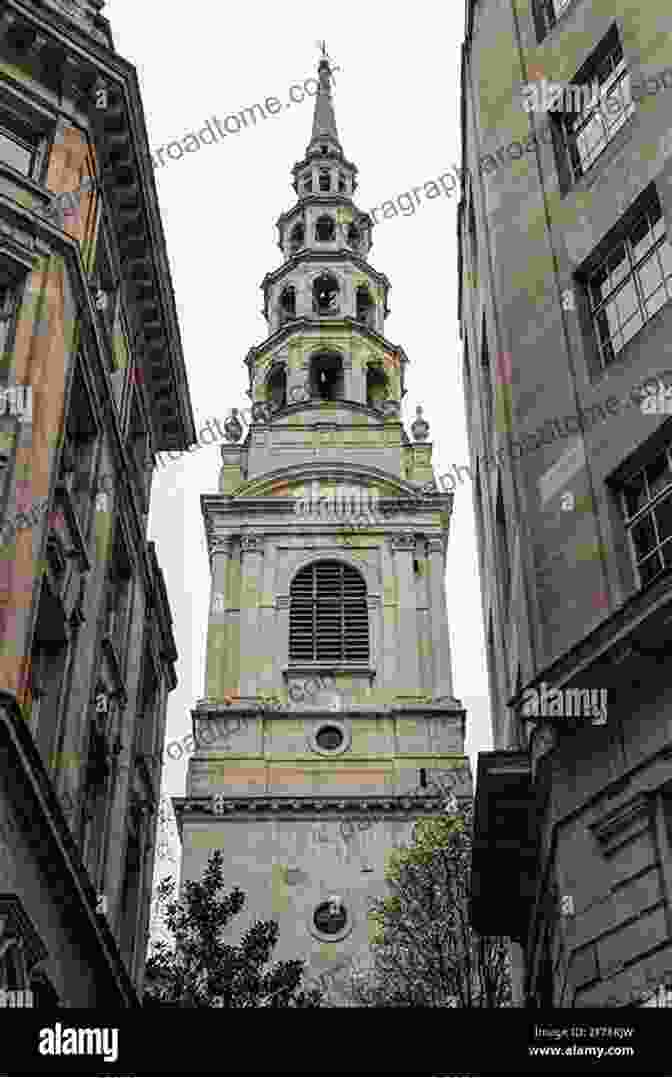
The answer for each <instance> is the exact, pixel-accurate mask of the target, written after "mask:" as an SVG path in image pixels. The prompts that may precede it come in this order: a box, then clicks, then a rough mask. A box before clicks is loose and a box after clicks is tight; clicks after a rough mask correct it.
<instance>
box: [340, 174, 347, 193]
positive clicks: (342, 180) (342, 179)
mask: <svg viewBox="0 0 672 1078" xmlns="http://www.w3.org/2000/svg"><path fill="white" fill-rule="evenodd" d="M346 187H347V185H346V182H345V176H344V175H343V173H342V172H339V174H338V190H339V194H341V195H342V194H343V193H344V192H345V190H346Z"/></svg>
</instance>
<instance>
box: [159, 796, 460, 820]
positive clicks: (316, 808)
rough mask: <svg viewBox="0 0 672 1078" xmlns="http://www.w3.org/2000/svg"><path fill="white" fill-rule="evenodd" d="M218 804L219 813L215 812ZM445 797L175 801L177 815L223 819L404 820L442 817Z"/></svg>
mask: <svg viewBox="0 0 672 1078" xmlns="http://www.w3.org/2000/svg"><path fill="white" fill-rule="evenodd" d="M215 800H216V801H217V803H218V806H219V808H218V810H217V812H215ZM460 800H462V801H463V802H465V803H466V802H467V801H470V800H471V799H470V798H468V797H463V798H458V802H459V801H460ZM445 801H446V799H445V797H407V796H403V795H401V796H395V797H360V796H356V795H354V796H350V797H291V796H290V797H283V796H279V797H272V796H271V797H269V796H268V795H265V796H259V795H254V794H251V795H249V796H238V797H224V796H222V795H221V794H215V795H214V796H211V797H180V798H173V804H174V806H175V810H176V813H177V814H178V815H181V814H191V813H196V812H203V813H206V814H209V815H218V816H219V815H223V814H225V813H236V812H245V813H258V812H259V813H261V812H264V813H271V814H275V813H287V812H290V813H292V814H297V815H302V814H307V813H310V814H311V815H312V814H314V813H316V812H319V813H322V812H331V813H334V814H335V815H338V814H340V813H342V812H348V813H349V814H350V815H352V814H353V813H354V814H359V815H362V816H365V815H368V814H370V813H372V812H385V813H387V814H388V815H389V816H391V817H394V816H401V815H405V814H407V813H409V812H413V813H422V812H433V813H443V811H444V805H445Z"/></svg>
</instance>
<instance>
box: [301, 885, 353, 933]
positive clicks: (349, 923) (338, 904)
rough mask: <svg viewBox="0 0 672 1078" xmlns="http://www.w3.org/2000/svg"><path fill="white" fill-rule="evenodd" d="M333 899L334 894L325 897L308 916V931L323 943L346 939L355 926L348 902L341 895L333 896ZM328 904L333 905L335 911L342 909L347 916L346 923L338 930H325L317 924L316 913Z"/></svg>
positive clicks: (344, 915)
mask: <svg viewBox="0 0 672 1078" xmlns="http://www.w3.org/2000/svg"><path fill="white" fill-rule="evenodd" d="M333 899H335V901H332V896H330V897H329V898H326V899H323V900H322V902H319V903H318V904H317V906H316V907H315V908H314V909H311V911H310V913H309V914H308V917H307V924H308V931H309V932H310V934H311V936H314V937H315V939H318V940H320V941H321V942H323V943H338V942H339V941H340V940H343V939H345V938H346V936H349V935H350V933H351V932H352V930H353V928H354V920H353V917H352V914H351V913H350V911H349V910H348V908H347V906H346V904H345V903H344V902H343V900H342V899H341V898H340V897H336V896H333ZM328 905H333V906H334V911H335V913H338V912H339V911H340V912H341V914H342V916H343V917H344V918H345V924H344V925H343V927H342V928H340V929H338V930H337V931H330V932H323V931H321V930H320V929H319V928H318V927H317V925H316V924H315V920H314V918H315V915H316V913H317V912H318V911H319V910H321V909H322V908H323V907H326V906H328Z"/></svg>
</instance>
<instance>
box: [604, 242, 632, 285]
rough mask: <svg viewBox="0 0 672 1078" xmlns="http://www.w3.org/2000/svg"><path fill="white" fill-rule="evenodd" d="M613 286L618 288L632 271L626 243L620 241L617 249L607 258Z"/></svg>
mask: <svg viewBox="0 0 672 1078" xmlns="http://www.w3.org/2000/svg"><path fill="white" fill-rule="evenodd" d="M607 269H608V271H609V278H610V285H611V288H612V289H614V288H616V286H617V285H619V284H620V283H621V282H622V281H624V280H625V278H626V277H627V276H628V274H629V272H630V263H629V262H628V257H627V254H626V250H625V244H624V243H619V245H618V247H617V248H616V250H615V251H614V252H613V253H612V254H610V255H609V258H608V259H607Z"/></svg>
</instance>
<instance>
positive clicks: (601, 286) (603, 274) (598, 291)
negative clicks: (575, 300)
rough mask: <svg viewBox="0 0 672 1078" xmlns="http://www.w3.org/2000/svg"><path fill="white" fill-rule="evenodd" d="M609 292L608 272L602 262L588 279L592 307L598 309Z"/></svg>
mask: <svg viewBox="0 0 672 1078" xmlns="http://www.w3.org/2000/svg"><path fill="white" fill-rule="evenodd" d="M609 292H610V286H609V271H608V269H607V264H606V262H604V263H603V264H602V265H601V266H600V268H599V269H598V270H597V272H596V273H594V274H593V276H592V277H591V279H590V293H591V300H592V303H593V307H598V306H599V305H600V303H601V302H602V300H604V299H606V298H607V296H608V295H609Z"/></svg>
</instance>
